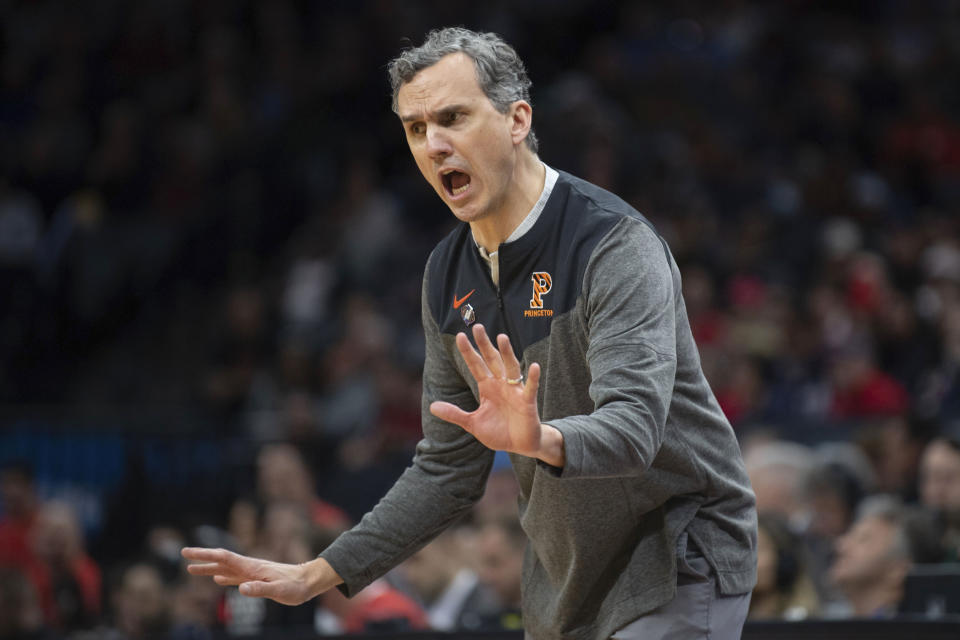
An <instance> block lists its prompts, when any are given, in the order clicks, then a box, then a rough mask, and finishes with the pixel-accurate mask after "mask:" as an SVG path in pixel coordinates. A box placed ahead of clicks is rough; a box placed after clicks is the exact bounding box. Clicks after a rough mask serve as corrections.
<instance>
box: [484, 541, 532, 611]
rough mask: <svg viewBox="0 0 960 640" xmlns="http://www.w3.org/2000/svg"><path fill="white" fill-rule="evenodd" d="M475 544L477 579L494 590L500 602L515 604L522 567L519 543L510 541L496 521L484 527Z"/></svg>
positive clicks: (505, 604) (518, 598) (518, 601)
mask: <svg viewBox="0 0 960 640" xmlns="http://www.w3.org/2000/svg"><path fill="white" fill-rule="evenodd" d="M477 546H478V554H477V562H478V566H477V575H478V576H479V577H480V581H481V582H482V583H483V584H485V585H487V586H488V587H490V588H492V589H493V590H494V591H495V592H496V594H497V595H498V596H499V598H500V602H501V604H502V605H503V606H508V607H509V606H513V605H518V604H519V603H520V581H521V578H520V573H521V569H522V568H523V549H522V548H521V546H520V545H518V544H517V543H514V542H511V540H510V537H509V536H508V535H507V533H506V531H505V530H504V529H503V528H502V527H500V526H497V525H487V526H486V527H484V529H483V531H482V532H481V533H480V539H479V543H478V545H477Z"/></svg>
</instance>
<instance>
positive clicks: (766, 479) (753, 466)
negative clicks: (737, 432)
mask: <svg viewBox="0 0 960 640" xmlns="http://www.w3.org/2000/svg"><path fill="white" fill-rule="evenodd" d="M744 464H746V467H747V473H748V474H749V476H750V483H751V485H752V486H753V491H754V493H755V494H756V496H757V512H758V513H767V514H777V515H779V516H781V517H783V518H785V519H786V520H787V521H788V522H789V523H790V525H791V526H792V527H794V528H797V529H801V530H802V529H804V528H806V525H807V519H808V515H809V514H808V511H807V505H806V493H805V487H806V483H807V482H808V480H809V477H810V473H811V472H812V470H813V468H814V465H815V464H816V460H815V457H814V454H813V451H812V450H811V449H810V448H809V447H806V446H804V445H801V444H797V443H793V442H785V441H782V440H766V441H760V442H757V441H756V440H754V441H752V442H748V443H745V446H744Z"/></svg>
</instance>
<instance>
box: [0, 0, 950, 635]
mask: <svg viewBox="0 0 960 640" xmlns="http://www.w3.org/2000/svg"><path fill="white" fill-rule="evenodd" d="M0 15H2V20H0V51H2V56H0V405H2V406H3V408H4V412H5V413H4V415H5V416H6V415H13V414H16V413H17V411H28V410H29V409H30V408H35V407H37V406H40V407H46V408H49V407H56V408H57V409H58V410H59V411H60V412H61V414H62V415H66V416H68V418H67V419H66V423H67V426H68V428H69V423H70V417H71V416H91V415H92V416H97V415H99V414H100V413H102V412H103V411H104V408H105V407H106V408H110V409H111V410H115V409H118V408H119V409H122V410H124V411H125V413H123V414H122V415H124V418H123V421H124V422H123V428H125V429H128V430H129V431H130V432H131V433H133V432H135V431H136V430H137V429H138V428H142V424H141V423H142V422H144V418H143V416H149V415H153V414H158V415H159V414H163V415H170V413H171V411H172V412H173V413H176V414H177V415H179V416H182V419H181V420H178V421H177V424H169V425H165V428H169V429H170V430H172V431H175V432H176V433H178V434H179V436H180V437H183V438H186V439H189V438H192V437H197V436H200V435H205V436H206V435H210V434H215V435H216V436H217V437H219V438H223V439H224V441H226V440H228V439H239V440H242V441H244V442H246V443H248V446H247V447H246V448H245V449H243V450H244V451H247V454H246V460H245V462H243V463H242V464H246V465H247V467H248V468H249V470H250V474H251V479H250V481H249V482H246V483H242V485H243V486H238V487H237V488H236V490H235V492H234V495H230V496H227V497H226V502H227V504H225V505H224V507H223V508H222V509H221V510H219V511H215V512H211V511H204V510H203V508H202V504H201V503H200V502H199V501H198V500H197V499H196V498H197V497H198V496H201V495H203V493H204V487H195V488H194V490H193V491H191V492H189V493H188V494H184V495H179V494H178V495H177V496H176V498H175V501H176V502H177V503H178V504H180V505H182V513H183V514H184V516H183V517H181V518H176V517H173V515H172V514H168V513H164V520H163V521H160V520H158V521H156V522H147V523H145V524H146V526H145V527H143V531H141V530H140V529H136V530H135V534H131V535H135V536H136V538H135V539H134V540H133V542H132V543H131V544H123V545H119V544H111V540H113V538H109V536H112V535H114V534H116V533H117V531H118V528H117V526H113V527H108V528H105V529H104V530H103V531H98V530H90V528H89V527H85V526H82V523H81V522H80V521H79V520H78V516H77V514H76V513H75V509H73V508H72V505H71V504H69V502H64V501H63V500H53V499H51V498H56V497H58V496H56V495H49V494H51V493H55V492H50V491H38V487H37V485H39V486H40V487H41V488H43V487H45V486H46V485H45V484H44V482H43V480H44V479H43V478H34V477H33V472H32V466H31V464H30V462H31V461H30V460H27V461H26V462H25V463H20V462H17V461H14V460H10V459H7V456H5V455H4V454H3V452H2V451H0V463H5V464H6V466H5V467H4V468H5V471H4V476H3V496H2V504H0V509H2V510H0V518H2V524H0V535H2V536H3V538H2V543H0V554H2V555H0V557H2V560H3V561H2V562H0V566H2V567H3V568H0V638H4V637H23V636H26V637H58V636H62V635H65V634H76V635H78V637H79V635H82V632H84V631H86V632H90V633H106V630H107V629H109V630H111V633H112V634H114V635H115V637H118V638H121V637H126V638H134V637H147V636H157V635H163V634H169V635H170V636H175V637H180V636H182V637H191V638H193V637H203V634H204V633H223V632H225V633H229V634H232V635H247V634H253V633H257V632H258V631H259V630H262V629H263V628H265V627H268V626H270V625H274V624H286V625H302V626H306V627H310V628H313V629H316V630H317V631H318V632H324V633H333V632H336V631H337V630H349V631H353V630H361V629H364V628H377V625H380V626H381V627H383V626H384V625H400V626H401V627H402V626H403V625H407V628H426V627H430V628H436V629H452V628H473V629H480V628H495V627H496V626H497V625H499V626H500V627H502V628H513V627H516V626H517V624H518V617H517V606H516V605H517V600H516V598H517V589H518V585H517V584H516V580H517V579H518V578H517V576H518V574H519V571H518V569H517V565H516V562H517V561H518V557H519V556H518V555H517V554H518V550H519V549H520V548H522V532H521V531H519V530H518V528H517V526H516V524H515V514H514V513H513V511H514V510H515V503H514V501H513V496H514V494H513V493H512V492H513V491H515V487H513V486H512V485H511V472H510V470H509V468H504V469H501V470H499V471H497V472H495V474H494V476H493V477H492V479H491V483H492V484H491V488H490V490H488V495H489V496H490V497H489V498H488V499H487V503H489V505H488V506H484V507H482V508H480V509H478V511H477V513H475V514H474V515H473V516H472V517H471V518H470V519H469V520H468V521H466V522H463V523H460V525H459V526H457V527H456V528H455V529H454V530H453V531H451V532H450V533H449V534H447V535H445V536H444V537H442V538H441V539H440V540H438V541H436V542H435V543H434V544H433V545H431V546H430V547H428V548H427V549H425V550H424V551H423V552H421V553H419V554H417V555H416V556H414V557H413V558H411V560H410V561H408V562H407V564H405V565H404V566H403V567H401V568H400V569H398V570H397V571H396V572H394V573H393V574H391V575H390V576H388V578H387V579H386V580H384V581H382V582H380V583H377V585H376V588H371V589H370V590H368V591H370V593H366V594H365V595H363V596H360V597H358V599H356V601H355V602H354V601H346V600H343V599H341V598H339V597H338V595H337V594H330V595H329V596H326V597H324V598H322V599H321V600H320V601H318V602H316V603H310V604H309V605H305V606H304V607H301V608H296V609H292V610H287V609H279V608H273V607H271V606H270V605H268V604H265V603H261V602H257V601H251V600H247V599H244V598H242V597H240V596H238V595H237V594H236V592H235V591H230V590H224V589H221V588H219V587H216V586H215V585H213V584H211V583H210V582H209V581H206V582H204V581H195V580H193V579H191V578H189V577H187V576H186V574H185V573H184V572H183V570H182V567H181V566H180V564H179V560H178V559H177V556H176V553H175V552H176V550H177V549H178V548H179V546H180V545H182V544H184V543H190V544H193V543H198V544H215V545H223V546H229V547H230V548H235V549H238V550H241V551H244V552H249V553H259V554H262V555H265V556H268V557H275V558H278V559H280V558H285V559H289V560H291V561H294V560H296V559H297V558H305V557H310V556H311V555H313V554H314V553H316V552H317V551H318V550H319V549H322V547H323V545H324V544H326V543H327V542H329V540H330V539H331V536H334V535H336V533H337V532H338V531H340V530H342V529H343V528H345V527H347V526H349V524H350V523H351V522H355V521H357V520H358V519H359V518H360V517H361V516H362V514H363V513H364V512H365V511H366V510H367V509H369V508H370V506H372V504H374V503H375V501H376V499H377V498H378V496H379V495H381V494H382V492H383V491H384V490H385V489H386V488H387V487H388V486H389V485H390V483H391V482H392V479H393V478H394V477H396V474H397V473H399V471H400V470H401V469H402V468H403V465H404V464H406V462H407V461H408V460H409V457H410V455H411V454H412V451H413V447H414V446H415V443H416V441H417V438H418V434H419V412H420V398H419V395H420V391H419V385H420V381H419V374H420V366H421V362H422V355H423V344H422V336H421V333H420V325H419V310H420V302H419V293H420V275H421V273H422V268H423V264H424V262H425V259H426V256H427V254H428V252H429V250H430V248H431V247H432V246H433V244H434V243H435V242H436V240H438V239H439V238H440V237H442V235H443V234H444V233H445V232H446V231H447V230H449V228H450V227H451V224H452V220H451V217H450V215H449V213H448V212H447V211H445V210H444V208H443V205H442V203H441V202H440V201H439V200H438V199H437V198H436V197H435V195H433V194H432V193H430V192H429V189H428V187H426V185H425V184H423V181H422V179H421V178H420V177H419V176H418V174H417V172H416V168H415V166H414V164H413V162H412V161H411V160H410V158H409V154H408V152H407V150H406V148H405V142H404V139H403V136H402V132H401V129H400V126H399V124H398V123H397V122H396V118H395V116H394V115H393V114H392V113H391V112H390V110H389V87H388V85H387V81H386V78H385V72H384V69H385V65H386V62H387V61H388V60H389V59H390V58H391V57H392V56H393V55H395V54H396V53H397V51H398V50H399V48H400V47H402V46H403V45H404V44H405V42H408V40H405V38H409V41H414V42H416V41H419V39H420V38H421V37H422V35H423V34H424V33H425V31H426V30H428V29H429V28H431V27H435V26H441V25H450V24H465V25H466V26H469V27H471V28H476V29H481V30H484V29H486V30H493V31H496V32H498V33H500V34H502V35H503V36H504V37H505V38H506V39H507V40H508V41H509V42H511V43H513V44H514V45H515V46H516V48H517V50H518V52H519V53H520V55H521V57H522V58H524V60H525V61H526V63H527V66H528V68H529V71H530V75H531V78H532V79H533V81H534V87H533V102H534V113H535V119H534V126H535V128H536V130H537V134H538V137H539V139H540V141H541V157H542V158H543V159H544V161H545V162H547V163H548V164H550V165H551V166H553V167H555V168H557V169H562V170H567V171H570V172H571V173H574V174H576V175H579V176H581V177H584V178H586V179H588V180H591V181H592V182H594V183H596V184H599V185H601V186H603V187H607V188H609V189H611V190H612V191H614V192H616V193H617V194H619V195H621V196H622V197H623V198H625V199H626V200H628V201H629V202H630V203H631V204H633V205H634V206H635V207H636V208H637V209H638V210H640V211H641V212H643V213H644V214H645V215H647V216H648V217H649V218H650V219H651V220H652V221H653V222H654V223H655V225H656V226H657V228H658V230H659V231H660V233H661V234H662V235H664V237H665V238H666V239H667V241H668V242H669V243H670V246H671V248H672V250H673V252H674V254H675V256H676V258H677V261H678V264H679V265H680V267H681V271H682V274H683V278H684V295H685V299H686V304H687V307H688V312H689V316H690V320H691V324H692V328H693V331H694V335H695V338H696V340H697V343H698V345H699V348H700V352H701V357H702V361H703V366H704V369H705V371H706V373H707V376H708V378H709V380H710V382H711V385H712V386H713V389H714V391H715V393H716V395H717V398H718V400H719V401H720V404H721V406H722V408H723V409H724V411H725V412H726V414H727V416H728V417H729V418H730V420H731V422H732V423H733V425H734V428H735V429H736V430H737V432H738V435H740V436H741V443H742V447H743V450H744V455H745V457H746V459H747V464H748V468H749V470H750V474H751V479H752V481H753V483H754V487H755V489H756V491H757V496H758V503H759V505H760V512H761V536H760V543H761V547H760V552H761V553H760V568H761V571H760V584H759V585H758V588H757V592H756V593H755V594H754V598H753V609H752V613H751V615H752V616H753V617H755V618H764V617H766V618H789V619H796V618H802V617H816V616H832V617H837V616H847V615H858V616H873V615H889V614H892V613H893V612H895V611H896V610H897V608H898V606H899V603H900V601H901V600H902V598H903V584H904V577H905V576H906V575H907V573H909V571H910V567H911V566H912V565H914V564H916V563H930V562H941V561H947V560H952V561H956V560H957V559H958V558H957V552H958V544H960V543H958V540H960V426H958V425H960V4H958V3H957V2H956V1H955V0H937V1H935V2H925V3H915V2H910V1H909V0H885V1H883V2H871V3H863V2H816V1H813V0H796V1H792V2H778V3H768V2H758V1H748V0H728V1H724V2H689V3H670V4H669V5H668V4H667V3H631V2H614V1H613V0H594V1H589V2H588V1H587V0H559V1H551V2H546V1H544V0H530V1H529V2H513V1H509V0H493V1H491V2H485V3H475V5H473V6H467V7H462V6H456V7H455V6H452V5H451V4H450V3H443V2H439V1H429V2H422V3H387V2H376V1H373V0H370V1H366V0H362V1H354V2H341V1H331V2H323V3H314V2H296V1H292V0H280V1H277V2H268V3H267V2H263V3H258V2H253V1H251V0H247V1H240V2H236V1H227V0H218V1H204V2H196V1H190V0H141V1H140V2H136V3H125V2H120V1H118V0H93V1H90V2H83V3H73V2H64V1H52V0H6V1H3V0H0ZM111 415H113V414H111ZM4 419H5V418H4ZM184 425H186V426H184ZM2 427H3V425H2V424H0V428H2ZM32 462H36V461H32ZM506 466H507V467H508V466H509V465H506ZM146 481H148V480H145V482H146ZM128 486H132V485H130V484H129V483H128ZM162 489H163V488H162V487H161V488H160V490H162ZM128 493H129V492H128ZM129 497H130V496H128V500H127V501H126V502H122V501H117V502H110V501H109V500H108V498H109V496H105V497H104V502H105V504H108V505H110V504H112V505H114V506H112V507H111V506H108V507H107V509H108V511H109V510H110V509H112V510H113V511H112V512H111V513H108V514H107V518H106V520H107V521H109V522H113V523H120V525H118V526H120V527H121V528H122V524H123V523H124V522H125V520H124V517H125V515H127V512H126V511H124V510H123V509H124V507H127V508H129V507H130V506H131V505H130V500H129ZM133 498H134V500H135V499H136V496H134V497H133ZM204 504H205V503H204ZM118 505H122V506H118ZM490 505H493V506H490ZM134 506H136V505H134ZM144 511H145V509H144V508H143V506H142V505H140V507H139V512H140V513H143V512H144ZM140 524H144V523H140ZM141 534H143V535H142V536H141ZM141 537H142V539H141ZM85 538H86V541H85ZM376 612H381V613H376ZM384 612H385V613H384ZM4 625H6V626H4ZM396 628H400V627H396ZM178 634H179V635H178Z"/></svg>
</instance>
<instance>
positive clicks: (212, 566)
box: [187, 562, 225, 576]
mask: <svg viewBox="0 0 960 640" xmlns="http://www.w3.org/2000/svg"><path fill="white" fill-rule="evenodd" d="M187 571H188V572H189V573H192V574H193V575H195V576H215V575H217V574H222V573H225V571H224V566H223V565H222V564H220V563H219V562H209V563H205V564H188V565H187Z"/></svg>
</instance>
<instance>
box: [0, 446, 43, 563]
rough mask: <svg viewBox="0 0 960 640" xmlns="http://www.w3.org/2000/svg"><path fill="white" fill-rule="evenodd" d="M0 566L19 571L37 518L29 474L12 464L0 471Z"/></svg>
mask: <svg viewBox="0 0 960 640" xmlns="http://www.w3.org/2000/svg"><path fill="white" fill-rule="evenodd" d="M0 504H2V509H0V566H8V567H22V566H23V564H24V561H25V560H26V558H28V557H29V556H30V555H31V552H30V542H29V540H30V528H31V527H32V526H33V523H34V520H35V519H36V517H37V504H38V500H37V493H36V489H35V487H34V484H33V470H32V469H31V468H30V465H28V464H27V463H25V462H12V463H10V464H8V465H6V466H5V467H4V468H3V470H2V471H0Z"/></svg>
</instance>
